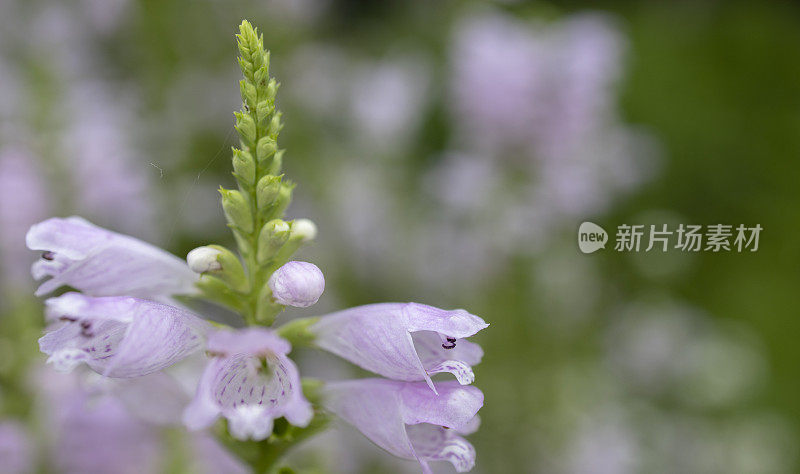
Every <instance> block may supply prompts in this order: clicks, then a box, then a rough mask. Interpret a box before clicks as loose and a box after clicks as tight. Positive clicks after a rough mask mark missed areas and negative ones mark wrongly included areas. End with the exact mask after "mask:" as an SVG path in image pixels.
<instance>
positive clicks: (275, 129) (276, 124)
mask: <svg viewBox="0 0 800 474" xmlns="http://www.w3.org/2000/svg"><path fill="white" fill-rule="evenodd" d="M281 115H283V114H282V113H281V112H276V113H275V115H273V116H272V120H270V122H269V129H268V130H267V135H269V136H270V138H272V139H273V140H277V139H278V134H279V133H280V131H281V129H283V123H281Z"/></svg>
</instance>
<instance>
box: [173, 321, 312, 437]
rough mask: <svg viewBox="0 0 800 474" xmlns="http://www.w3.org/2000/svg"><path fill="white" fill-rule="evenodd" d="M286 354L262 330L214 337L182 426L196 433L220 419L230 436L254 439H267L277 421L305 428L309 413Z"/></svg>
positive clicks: (272, 336)
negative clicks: (209, 359) (226, 426)
mask: <svg viewBox="0 0 800 474" xmlns="http://www.w3.org/2000/svg"><path fill="white" fill-rule="evenodd" d="M237 341H241V342H240V343H237ZM289 350H291V345H290V344H289V343H288V342H286V341H285V340H283V339H281V338H280V337H278V336H276V335H275V333H273V332H272V331H270V330H267V329H263V328H248V329H243V330H240V331H218V332H215V333H214V334H213V335H212V336H211V337H210V338H209V344H208V351H209V353H210V354H211V355H212V356H213V359H212V360H211V361H210V362H209V364H208V366H207V367H206V369H205V371H204V372H203V376H202V378H201V380H200V383H199V385H198V387H197V393H196V394H195V398H194V399H193V400H192V402H191V403H190V404H189V406H188V407H187V408H186V410H185V411H184V415H183V420H184V424H185V425H186V426H187V427H188V428H189V429H192V430H197V429H202V428H205V427H207V426H209V425H211V424H212V423H213V422H214V420H216V418H217V417H218V416H219V415H222V416H224V417H225V418H227V419H228V421H229V425H228V426H229V428H230V430H231V434H232V435H233V436H234V437H236V438H238V439H248V438H252V439H255V440H260V439H264V438H266V437H267V436H269V434H270V433H271V432H272V423H273V420H274V419H275V418H278V417H281V416H283V417H286V419H287V420H288V421H289V423H291V424H293V425H297V426H306V425H307V424H308V423H309V422H310V421H311V418H312V416H313V411H312V408H311V404H310V403H308V401H307V400H306V399H305V397H304V396H303V391H302V386H301V383H300V374H299V372H298V370H297V366H295V364H294V363H293V362H292V361H291V360H290V359H289V358H288V357H286V354H287V353H288V352H289Z"/></svg>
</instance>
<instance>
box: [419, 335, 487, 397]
mask: <svg viewBox="0 0 800 474" xmlns="http://www.w3.org/2000/svg"><path fill="white" fill-rule="evenodd" d="M411 337H412V339H413V340H414V346H415V347H416V349H417V354H418V355H419V358H420V360H421V361H422V365H423V366H424V367H425V370H426V371H427V372H428V373H429V374H438V373H441V372H450V373H451V374H453V375H454V376H455V377H456V380H458V382H459V383H461V384H462V385H468V384H471V383H472V382H474V381H475V374H474V373H473V372H472V366H473V365H477V364H479V363H480V362H481V359H482V358H483V349H481V346H479V345H478V344H475V343H474V342H469V341H467V340H463V339H462V340H460V341H458V344H456V346H455V347H453V348H451V349H445V348H444V347H442V340H441V338H440V337H439V336H438V335H437V334H436V333H434V332H431V331H420V332H415V333H413V334H412V335H411Z"/></svg>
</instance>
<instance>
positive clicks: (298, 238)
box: [273, 219, 317, 262]
mask: <svg viewBox="0 0 800 474" xmlns="http://www.w3.org/2000/svg"><path fill="white" fill-rule="evenodd" d="M291 228H292V230H291V232H290V233H289V240H287V241H286V243H285V244H283V245H282V246H281V248H280V249H278V250H277V251H276V253H275V255H274V256H273V260H275V261H277V262H284V261H287V260H289V259H290V258H291V257H292V255H293V254H294V253H295V252H297V250H298V249H299V248H300V247H302V246H303V245H304V244H307V243H308V242H310V241H312V240H314V239H315V238H316V236H317V225H316V224H314V222H312V221H311V220H310V219H297V220H296V221H293V222H292V225H291Z"/></svg>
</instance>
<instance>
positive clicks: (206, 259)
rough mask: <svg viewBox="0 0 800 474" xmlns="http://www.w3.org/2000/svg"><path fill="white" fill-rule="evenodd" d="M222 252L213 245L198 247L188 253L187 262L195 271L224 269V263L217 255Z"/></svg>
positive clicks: (203, 271)
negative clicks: (219, 260) (212, 246)
mask: <svg viewBox="0 0 800 474" xmlns="http://www.w3.org/2000/svg"><path fill="white" fill-rule="evenodd" d="M221 253H222V252H220V251H219V250H217V249H214V248H211V247H197V248H196V249H194V250H192V251H191V252H189V254H188V255H186V263H188V264H189V268H190V269H191V270H192V271H193V272H195V273H206V272H215V271H219V270H222V264H221V263H219V262H218V261H217V257H218V256H219V255H220V254H221Z"/></svg>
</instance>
